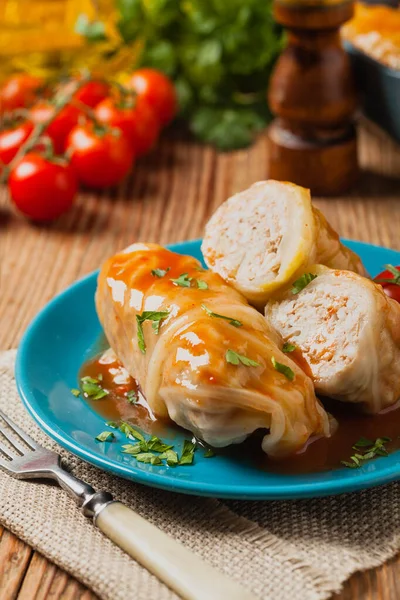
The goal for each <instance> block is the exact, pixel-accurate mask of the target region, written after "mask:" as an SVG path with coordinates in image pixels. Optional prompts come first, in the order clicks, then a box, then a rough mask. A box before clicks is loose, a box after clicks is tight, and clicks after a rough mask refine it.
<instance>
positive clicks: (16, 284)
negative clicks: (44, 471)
mask: <svg viewBox="0 0 400 600" xmlns="http://www.w3.org/2000/svg"><path fill="white" fill-rule="evenodd" d="M359 139H360V143H359V146H360V158H361V164H362V167H363V173H362V176H361V179H360V181H359V184H358V187H357V189H355V190H354V191H353V192H352V193H351V194H349V195H348V196H346V197H343V198H340V199H336V198H333V199H332V198H331V199H316V204H317V206H318V207H319V208H321V209H322V211H323V212H324V213H325V215H326V216H327V217H328V219H329V221H330V223H331V224H332V225H333V227H334V228H335V229H336V230H337V231H338V232H339V233H340V235H342V236H344V237H349V238H354V239H359V240H364V241H368V242H372V243H374V244H381V245H384V246H390V247H392V248H396V249H398V250H400V235H399V233H400V148H399V147H398V146H396V145H395V144H394V143H393V142H391V141H390V140H389V138H387V137H386V136H385V135H384V134H383V133H381V132H380V131H379V130H377V129H376V128H375V127H374V126H372V125H370V124H364V125H363V126H362V127H361V128H360V138H359ZM267 155H268V147H267V142H266V137H265V136H261V137H260V138H259V139H258V141H257V142H256V143H255V144H254V146H253V147H251V148H249V149H246V150H243V151H239V152H234V153H229V154H218V153H216V152H215V151H214V150H213V149H211V148H207V147H201V146H199V145H197V144H194V143H193V142H191V141H190V140H188V139H186V138H185V137H184V136H182V135H180V134H179V133H170V134H169V135H168V136H166V137H165V138H164V139H163V140H162V141H161V142H160V144H159V146H158V147H157V149H156V150H155V151H154V152H153V154H152V155H151V156H149V157H147V158H146V159H144V160H142V161H141V162H140V164H138V165H137V166H136V168H135V170H134V172H133V173H132V176H131V177H130V179H129V180H128V181H127V182H126V183H124V184H123V185H122V186H121V187H120V188H119V189H117V190H113V191H111V192H108V193H102V194H97V193H92V192H87V193H83V194H81V195H80V197H79V199H78V202H77V203H76V206H75V208H74V209H73V210H72V211H71V212H70V213H69V214H67V215H66V216H65V217H63V218H61V219H60V220H59V221H58V222H56V223H55V224H53V225H51V226H47V227H37V226H34V225H32V224H30V223H28V222H26V221H25V220H24V219H22V218H21V217H19V216H17V215H15V214H14V213H13V212H12V211H11V209H10V206H9V202H8V198H7V192H6V190H5V189H3V190H1V191H0V259H1V263H0V267H1V270H0V290H1V293H0V349H6V348H12V347H16V346H17V345H18V342H19V340H20V338H21V336H22V334H23V332H24V330H25V328H26V326H27V325H28V323H29V322H30V320H31V319H32V317H33V316H34V315H35V313H36V312H37V311H38V310H39V309H40V308H41V307H42V306H43V305H44V304H45V303H46V302H48V300H50V299H51V298H52V297H53V296H54V295H55V294H57V293H58V292H60V291H61V290H62V289H64V288H65V287H66V286H68V285H69V284H70V283H72V282H73V281H74V280H75V279H77V278H79V277H81V276H82V275H84V274H86V273H89V272H90V271H92V270H93V269H96V268H97V267H98V266H99V265H100V263H101V262H102V261H103V260H104V259H105V258H106V257H107V256H109V255H111V254H112V253H114V252H115V251H116V250H117V249H119V248H123V247H124V246H127V245H128V244H130V243H132V242H133V241H137V240H142V241H155V242H160V243H162V244H165V243H168V242H176V241H179V240H186V239H190V238H195V237H198V236H200V235H201V234H202V231H203V227H204V224H205V222H206V220H207V219H208V217H209V216H210V215H211V213H212V212H213V211H214V210H215V209H216V207H217V206H218V205H219V204H220V203H221V202H223V201H224V200H225V199H226V198H228V197H229V196H230V195H231V194H232V193H234V192H236V191H238V190H241V189H244V188H245V187H247V186H249V185H250V184H251V183H253V182H255V181H258V180H260V179H265V178H266V177H267V176H268V173H267ZM0 501H1V500H0ZM0 536H1V537H0V599H1V600H8V599H12V598H19V599H22V600H33V599H44V598H52V599H54V600H61V599H63V600H67V599H76V598H81V599H82V600H83V599H85V600H93V599H94V598H95V596H94V595H93V594H92V593H91V592H89V591H88V590H85V588H84V587H83V586H82V585H81V584H79V583H77V582H76V581H74V580H73V579H72V578H71V577H69V576H68V575H67V574H66V573H64V572H62V571H61V570H60V569H58V568H57V567H55V566H54V565H52V564H50V563H49V562H48V561H47V560H46V559H45V558H43V557H42V556H41V555H40V554H38V553H37V552H34V551H33V550H32V549H31V548H29V547H28V546H27V545H26V544H24V543H23V542H22V541H20V540H18V539H17V538H16V537H15V536H13V535H12V534H10V533H9V532H8V531H6V530H3V529H1V527H0ZM398 598H400V557H399V558H395V559H393V560H392V561H391V562H389V563H387V564H386V565H384V566H382V567H380V568H379V569H376V570H373V571H369V572H365V573H357V574H355V575H354V576H353V577H352V578H351V579H350V580H349V581H348V582H347V583H346V584H345V586H344V589H343V591H342V593H341V594H339V595H337V596H335V600H339V599H340V600H350V599H351V600H361V599H363V600H372V599H379V600H389V599H390V600H398ZM149 600H151V599H149Z"/></svg>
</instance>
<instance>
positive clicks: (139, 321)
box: [136, 315, 146, 354]
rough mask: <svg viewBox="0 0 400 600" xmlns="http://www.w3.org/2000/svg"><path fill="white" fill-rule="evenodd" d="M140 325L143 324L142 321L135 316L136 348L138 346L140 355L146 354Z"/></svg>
mask: <svg viewBox="0 0 400 600" xmlns="http://www.w3.org/2000/svg"><path fill="white" fill-rule="evenodd" d="M142 323H143V321H141V319H140V317H139V315H136V325H137V339H138V346H139V349H140V351H141V353H142V354H146V343H145V341H144V333H143V327H142Z"/></svg>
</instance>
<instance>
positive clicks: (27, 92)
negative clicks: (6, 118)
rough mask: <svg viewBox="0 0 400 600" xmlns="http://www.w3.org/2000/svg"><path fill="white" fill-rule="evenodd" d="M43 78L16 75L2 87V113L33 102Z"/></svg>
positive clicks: (0, 108)
mask: <svg viewBox="0 0 400 600" xmlns="http://www.w3.org/2000/svg"><path fill="white" fill-rule="evenodd" d="M42 85H43V80H42V79H40V78H39V77H33V76H32V75H25V74H20V75H14V76H13V77H10V79H8V80H7V81H6V82H5V83H4V85H3V87H2V88H1V89H0V113H4V112H9V111H12V110H14V109H16V108H24V107H26V106H30V105H31V104H33V102H34V100H35V97H36V92H37V90H38V89H39V88H40V87H41V86H42Z"/></svg>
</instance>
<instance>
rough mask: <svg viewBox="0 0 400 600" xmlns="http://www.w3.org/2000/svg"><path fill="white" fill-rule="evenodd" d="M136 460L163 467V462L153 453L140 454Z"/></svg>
mask: <svg viewBox="0 0 400 600" xmlns="http://www.w3.org/2000/svg"><path fill="white" fill-rule="evenodd" d="M135 458H136V460H137V461H139V462H143V463H150V464H151V465H162V460H161V458H160V457H159V456H157V454H152V452H140V453H139V454H136V456H135Z"/></svg>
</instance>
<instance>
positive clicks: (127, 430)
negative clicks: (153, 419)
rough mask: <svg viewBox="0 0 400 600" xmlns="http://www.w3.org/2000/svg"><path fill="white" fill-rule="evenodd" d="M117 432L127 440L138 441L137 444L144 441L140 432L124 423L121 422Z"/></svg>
mask: <svg viewBox="0 0 400 600" xmlns="http://www.w3.org/2000/svg"><path fill="white" fill-rule="evenodd" d="M119 430H120V431H122V433H124V434H125V435H126V437H127V438H130V439H135V440H139V442H144V441H145V439H144V436H143V435H142V434H141V433H140V431H138V430H137V429H136V428H135V427H132V425H130V424H129V423H126V422H125V421H122V423H121V424H120V426H119Z"/></svg>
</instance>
